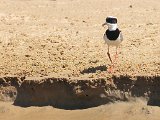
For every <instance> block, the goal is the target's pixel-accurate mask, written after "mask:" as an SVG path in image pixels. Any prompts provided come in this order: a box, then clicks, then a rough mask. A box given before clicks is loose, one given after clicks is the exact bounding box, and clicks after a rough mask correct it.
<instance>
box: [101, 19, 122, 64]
mask: <svg viewBox="0 0 160 120" xmlns="http://www.w3.org/2000/svg"><path fill="white" fill-rule="evenodd" d="M105 25H107V26H108V29H107V30H106V31H105V33H104V36H103V39H104V41H105V44H107V45H108V51H107V55H108V57H109V60H110V62H111V64H112V65H113V64H114V62H113V61H112V59H111V55H110V52H109V48H110V46H115V47H116V54H115V60H116V58H117V57H118V51H117V49H118V47H119V45H120V44H121V42H122V41H123V35H122V32H121V30H120V29H119V28H118V25H117V17H114V16H108V17H107V18H106V21H105V23H104V24H102V26H103V27H104V26H105Z"/></svg>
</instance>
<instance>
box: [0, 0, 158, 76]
mask: <svg viewBox="0 0 160 120" xmlns="http://www.w3.org/2000/svg"><path fill="white" fill-rule="evenodd" d="M159 6H160V2H159V0H154V1H151V0H147V1H145V0H134V1H133V0H125V1H124V0H114V1H112V0H98V1H97V0H57V1H56V0H1V1H0V75H25V76H36V77H37V76H60V77H61V76H63V77H64V76H65V77H87V78H88V77H90V78H93V77H101V76H102V75H103V76H108V73H107V72H106V68H107V67H108V66H109V65H110V61H109V59H108V57H107V54H106V52H107V46H104V41H103V34H104V32H105V28H103V27H102V26H101V24H102V23H104V22H105V18H106V17H107V16H108V15H113V16H117V17H118V23H119V28H120V29H121V30H122V32H123V36H124V41H123V43H122V45H121V47H120V54H119V59H118V61H117V64H116V65H115V66H116V68H115V72H114V74H121V75H122V74H128V75H160V70H159V69H160V62H159V61H160V48H159V45H160V40H159V39H160V29H159V26H160V21H159V20H160V16H159V14H160V7H159ZM114 53H115V48H114V47H113V48H112V49H111V54H112V56H113V55H114ZM98 66H103V67H101V68H99V69H97V67H98ZM88 68H92V69H91V71H89V72H88V73H89V74H88V73H86V74H81V72H83V70H85V69H87V70H88ZM104 70H105V71H104ZM92 72H93V73H92Z"/></svg>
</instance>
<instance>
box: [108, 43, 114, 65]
mask: <svg viewBox="0 0 160 120" xmlns="http://www.w3.org/2000/svg"><path fill="white" fill-rule="evenodd" d="M107 55H108V57H109V60H110V61H111V63H113V62H112V59H111V56H110V53H109V46H108V52H107Z"/></svg>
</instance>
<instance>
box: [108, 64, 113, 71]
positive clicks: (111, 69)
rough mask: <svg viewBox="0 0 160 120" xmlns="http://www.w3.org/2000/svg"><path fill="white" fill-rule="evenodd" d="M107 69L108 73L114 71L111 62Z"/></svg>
mask: <svg viewBox="0 0 160 120" xmlns="http://www.w3.org/2000/svg"><path fill="white" fill-rule="evenodd" d="M107 71H108V73H113V72H114V65H113V64H112V65H111V66H109V68H108V70H107Z"/></svg>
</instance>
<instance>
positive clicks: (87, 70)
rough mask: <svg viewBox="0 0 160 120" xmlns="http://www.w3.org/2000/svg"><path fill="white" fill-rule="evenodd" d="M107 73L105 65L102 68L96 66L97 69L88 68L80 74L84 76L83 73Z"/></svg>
mask: <svg viewBox="0 0 160 120" xmlns="http://www.w3.org/2000/svg"><path fill="white" fill-rule="evenodd" d="M98 70H99V71H107V67H106V65H102V66H97V67H89V68H87V69H84V70H82V71H81V74H85V73H96V71H98Z"/></svg>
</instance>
